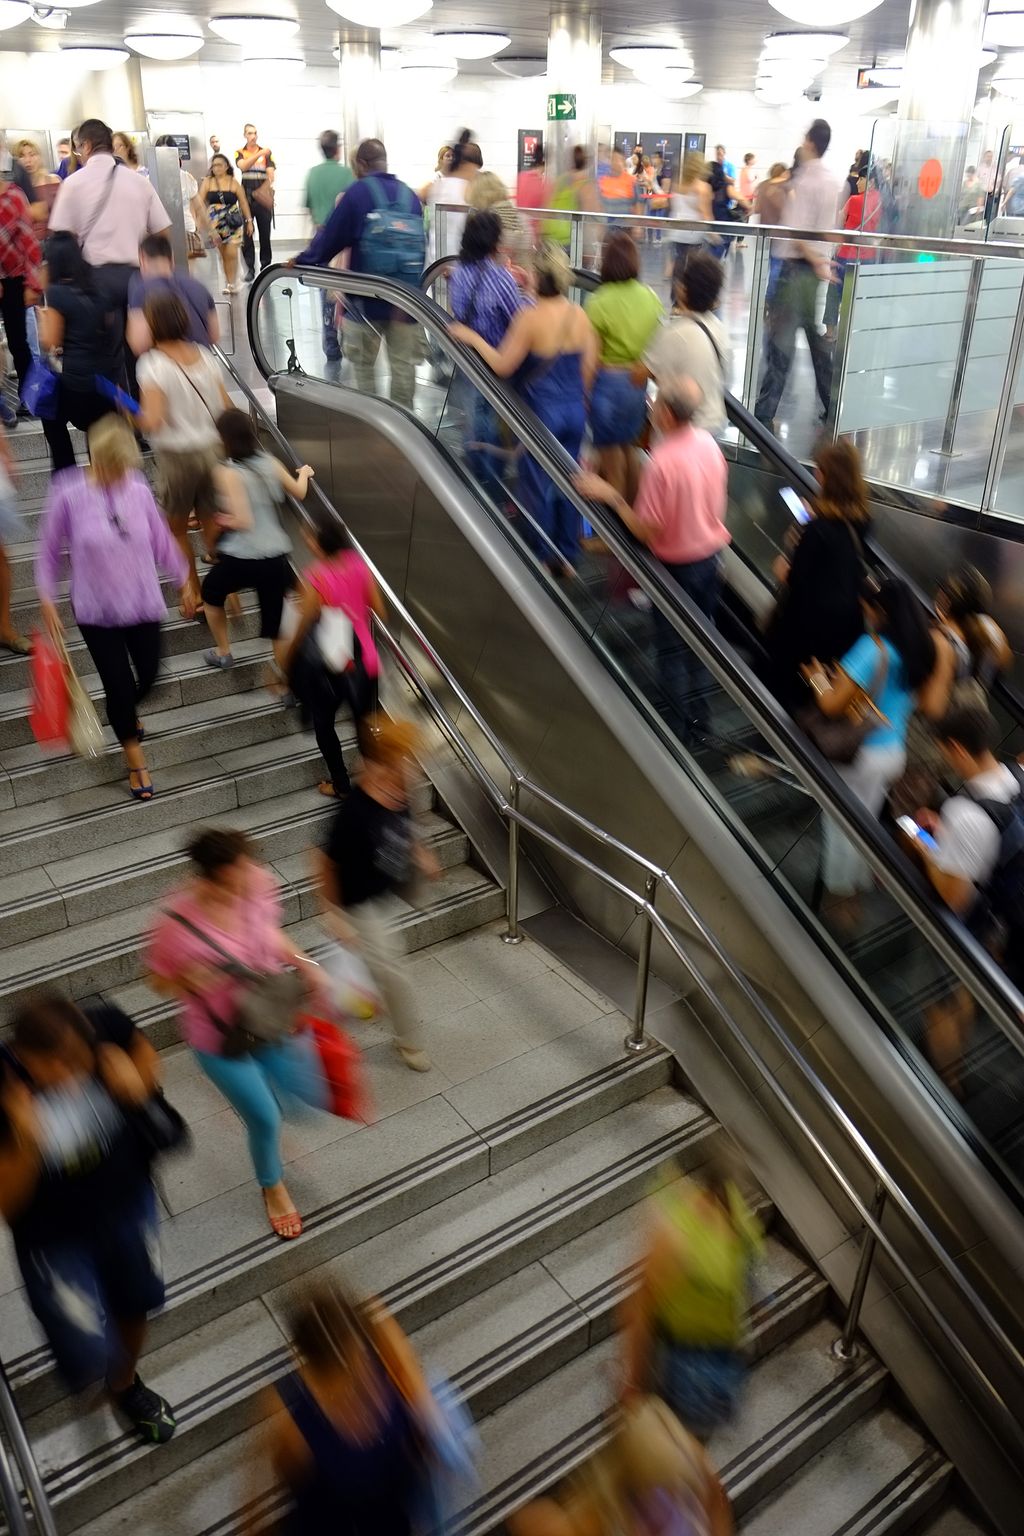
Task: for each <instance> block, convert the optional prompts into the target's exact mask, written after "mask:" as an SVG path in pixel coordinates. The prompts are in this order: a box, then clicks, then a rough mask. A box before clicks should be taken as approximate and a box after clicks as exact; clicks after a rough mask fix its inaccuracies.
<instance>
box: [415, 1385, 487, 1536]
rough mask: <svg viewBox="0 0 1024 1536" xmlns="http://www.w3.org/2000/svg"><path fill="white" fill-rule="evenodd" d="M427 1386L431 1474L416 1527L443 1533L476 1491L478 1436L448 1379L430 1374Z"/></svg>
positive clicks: (436, 1534) (433, 1533)
mask: <svg viewBox="0 0 1024 1536" xmlns="http://www.w3.org/2000/svg"><path fill="white" fill-rule="evenodd" d="M429 1386H430V1393H431V1396H432V1397H433V1399H434V1407H435V1410H436V1411H435V1413H434V1415H432V1417H431V1420H430V1422H429V1423H428V1424H426V1425H424V1426H423V1427H424V1430H425V1433H426V1437H427V1452H428V1462H429V1468H430V1475H429V1482H428V1485H427V1487H426V1488H424V1490H423V1495H422V1499H421V1503H420V1508H419V1509H418V1510H417V1515H418V1517H419V1518H418V1522H417V1529H420V1530H423V1531H425V1532H429V1533H430V1536H444V1533H445V1532H446V1531H449V1530H451V1529H452V1527H453V1522H454V1521H455V1518H456V1516H457V1515H458V1514H459V1511H460V1510H461V1509H463V1508H464V1507H465V1505H466V1504H468V1503H469V1502H470V1500H471V1499H472V1498H473V1497H474V1496H475V1495H476V1494H477V1493H478V1492H479V1489H480V1477H479V1473H478V1471H477V1461H478V1458H479V1455H480V1437H479V1435H478V1434H477V1430H476V1425H475V1424H474V1423H473V1420H472V1417H471V1416H470V1413H469V1411H468V1409H467V1408H466V1407H465V1405H464V1404H463V1401H462V1398H461V1396H460V1395H459V1393H458V1392H457V1391H456V1389H455V1388H454V1387H453V1386H452V1384H451V1382H450V1381H446V1380H445V1379H444V1377H442V1376H432V1377H431V1378H430V1381H429Z"/></svg>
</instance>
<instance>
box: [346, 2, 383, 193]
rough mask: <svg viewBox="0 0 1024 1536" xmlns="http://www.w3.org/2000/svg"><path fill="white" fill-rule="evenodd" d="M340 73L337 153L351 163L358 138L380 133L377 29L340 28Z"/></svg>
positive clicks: (378, 34) (378, 40)
mask: <svg viewBox="0 0 1024 1536" xmlns="http://www.w3.org/2000/svg"><path fill="white" fill-rule="evenodd" d="M338 45H339V49H340V62H339V65H338V68H339V72H340V76H341V153H342V158H343V159H345V160H346V161H348V162H349V163H350V164H351V161H352V156H353V155H354V154H355V152H356V149H357V147H358V146H359V143H360V141H361V140H362V139H378V138H380V136H381V121H380V87H381V80H380V33H379V32H374V31H369V30H367V29H366V28H364V27H351V28H348V29H343V30H342V31H341V33H340V34H339V37H338Z"/></svg>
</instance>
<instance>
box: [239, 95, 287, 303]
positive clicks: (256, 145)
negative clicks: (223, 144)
mask: <svg viewBox="0 0 1024 1536" xmlns="http://www.w3.org/2000/svg"><path fill="white" fill-rule="evenodd" d="M235 165H236V166H237V167H238V174H239V176H240V177H241V178H242V190H243V191H244V192H245V196H246V200H247V202H248V204H249V208H250V210H251V214H252V219H251V222H250V223H248V224H247V225H246V228H245V238H244V239H243V241H242V260H243V262H244V263H245V280H246V282H247V283H251V282H252V280H253V278H254V277H255V276H256V246H255V243H254V241H253V224H255V225H256V230H257V233H258V234H259V239H260V271H261V272H262V271H263V268H264V267H269V265H270V263H271V262H272V261H273V259H274V253H273V250H272V248H271V243H270V231H271V228H272V227H273V223H274V180H275V177H276V176H277V166H276V165H275V164H274V156H273V155H272V154H271V152H270V150H269V149H266V148H264V146H263V145H262V144H261V143H260V141H259V135H258V134H257V132H256V128H255V125H254V124H253V123H246V125H245V143H244V144H243V145H242V147H241V149H237V150H236V151H235Z"/></svg>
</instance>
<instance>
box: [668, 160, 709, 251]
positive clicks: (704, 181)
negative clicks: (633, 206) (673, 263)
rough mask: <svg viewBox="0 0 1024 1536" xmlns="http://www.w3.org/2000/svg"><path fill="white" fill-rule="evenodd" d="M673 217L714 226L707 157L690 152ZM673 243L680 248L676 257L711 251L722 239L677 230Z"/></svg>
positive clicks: (672, 207)
mask: <svg viewBox="0 0 1024 1536" xmlns="http://www.w3.org/2000/svg"><path fill="white" fill-rule="evenodd" d="M668 207H669V216H670V217H671V218H673V219H694V220H701V221H702V222H704V223H708V224H709V223H710V222H711V220H712V218H713V217H714V214H713V213H712V209H711V183H710V181H709V180H708V163H707V161H706V160H705V159H704V156H703V155H699V154H697V153H696V151H695V150H692V149H691V150H688V151H687V153H686V158H685V159H684V160H683V163H682V166H681V168H680V172H679V180H678V181H677V182H676V185H675V187H674V188H673V190H672V196H671V197H670V198H669V205H668ZM671 238H672V243H673V244H674V245H675V246H676V247H677V249H676V256H677V257H678V256H684V257H685V256H688V255H689V254H690V252H691V251H693V250H700V249H703V248H711V247H713V246H716V245H718V244H719V242H720V240H721V236H719V235H715V234H712V233H711V232H710V231H708V232H707V233H706V234H705V233H702V232H701V231H700V230H698V229H674V230H673V231H672V236H671Z"/></svg>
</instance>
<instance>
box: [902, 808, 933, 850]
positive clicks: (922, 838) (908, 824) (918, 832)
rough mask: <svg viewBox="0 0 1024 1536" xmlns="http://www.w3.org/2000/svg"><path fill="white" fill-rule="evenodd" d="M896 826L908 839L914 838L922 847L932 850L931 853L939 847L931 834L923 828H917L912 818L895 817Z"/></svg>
mask: <svg viewBox="0 0 1024 1536" xmlns="http://www.w3.org/2000/svg"><path fill="white" fill-rule="evenodd" d="M896 825H897V826H898V827H899V829H900V831H901V832H905V833H906V834H907V836H908V837H916V838H917V840H918V842H919V843H920V844H921V845H922V847H924V848H929V849H931V850H932V852H934V851H935V850H936V849H937V848H938V846H939V845H938V843H937V842H936V841H935V839H934V837H932V835H931V833H930V832H926V831H925V829H924V827H919V826H918V824H917V822H916V821H915V820H914V818H913V816H897V818H896Z"/></svg>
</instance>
